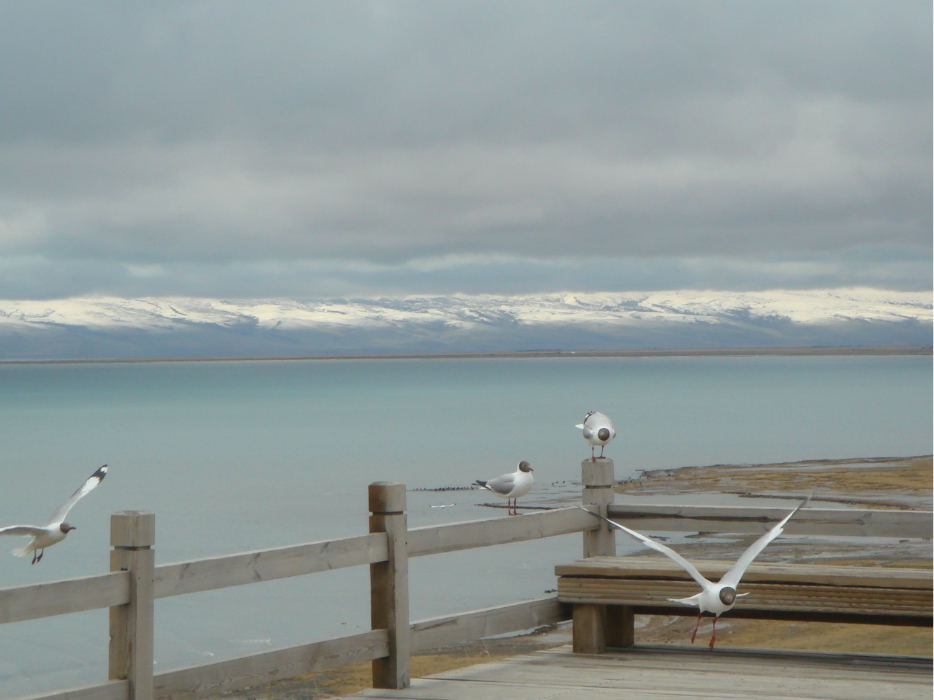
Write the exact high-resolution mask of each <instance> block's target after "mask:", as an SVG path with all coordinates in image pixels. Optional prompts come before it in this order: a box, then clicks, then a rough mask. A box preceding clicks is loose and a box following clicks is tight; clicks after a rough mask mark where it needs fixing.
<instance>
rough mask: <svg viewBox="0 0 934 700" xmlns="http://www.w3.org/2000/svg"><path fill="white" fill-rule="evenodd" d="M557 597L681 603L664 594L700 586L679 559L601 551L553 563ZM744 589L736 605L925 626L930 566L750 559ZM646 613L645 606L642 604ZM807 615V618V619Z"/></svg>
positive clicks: (683, 593) (720, 565)
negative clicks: (884, 566) (902, 620)
mask: <svg viewBox="0 0 934 700" xmlns="http://www.w3.org/2000/svg"><path fill="white" fill-rule="evenodd" d="M694 563H695V564H696V565H697V567H698V569H699V570H700V572H701V573H702V574H703V575H704V576H706V577H707V578H710V579H711V580H718V579H719V578H720V577H721V576H722V575H723V574H724V573H726V571H727V570H728V569H729V567H730V566H731V565H732V564H731V562H724V561H696V562H694ZM555 571H556V573H557V574H558V576H559V578H558V598H559V600H561V601H562V602H567V603H582V604H588V605H593V604H609V605H632V606H637V607H640V606H641V607H642V608H645V607H651V608H653V609H655V610H658V609H666V608H673V609H676V610H677V609H683V608H684V607H685V606H682V605H681V604H680V603H673V602H670V601H668V598H686V597H688V596H691V595H694V594H695V593H697V591H698V590H699V588H698V586H697V584H696V583H695V582H694V581H693V580H692V579H691V578H690V576H689V575H688V574H687V572H685V571H684V570H683V569H682V568H681V567H680V566H678V565H677V564H676V563H674V562H671V561H668V560H667V559H661V558H643V557H601V558H597V559H588V560H584V561H579V562H575V563H573V564H567V565H561V566H557V567H555ZM738 590H739V592H740V593H748V594H749V595H748V596H745V597H743V598H741V599H740V601H739V602H738V603H737V606H736V608H735V610H736V611H740V610H742V612H743V616H744V617H747V616H750V611H753V610H756V611H766V612H768V611H788V612H794V613H802V614H804V613H829V614H839V615H843V616H847V615H849V616H867V615H868V616H875V615H878V616H885V617H887V618H892V617H905V618H911V619H914V620H917V622H912V624H917V623H920V624H930V622H926V623H925V622H924V620H925V619H926V620H928V621H930V619H931V617H932V605H931V595H932V572H931V570H929V569H880V568H871V567H851V566H828V565H813V564H767V563H763V564H753V565H752V566H750V567H749V569H748V570H747V572H746V574H745V575H744V576H743V580H742V582H741V583H740V585H739V586H738ZM639 611H640V612H644V610H639ZM804 619H806V618H804Z"/></svg>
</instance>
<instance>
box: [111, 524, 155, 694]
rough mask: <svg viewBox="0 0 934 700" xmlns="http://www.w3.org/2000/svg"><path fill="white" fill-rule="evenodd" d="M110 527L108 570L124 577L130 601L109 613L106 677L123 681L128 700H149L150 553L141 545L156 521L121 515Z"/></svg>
mask: <svg viewBox="0 0 934 700" xmlns="http://www.w3.org/2000/svg"><path fill="white" fill-rule="evenodd" d="M110 523H111V529H110V531H111V542H114V543H116V544H115V546H114V548H113V550H111V552H110V570H111V571H126V572H127V574H128V575H129V584H130V600H129V602H127V604H126V605H115V606H113V607H111V608H110V645H109V649H108V667H107V677H108V678H109V679H110V680H126V681H127V682H128V684H129V700H152V667H153V637H154V617H155V615H154V613H155V611H154V608H153V602H154V600H155V599H154V598H153V569H154V562H155V552H153V550H152V548H151V547H150V546H149V545H145V544H141V543H144V542H152V541H154V537H155V516H153V514H152V513H149V512H147V511H122V512H119V513H115V514H114V515H112V516H111V518H110ZM115 535H116V536H115ZM120 542H128V543H132V546H131V545H126V546H121V545H120V544H119V543H120Z"/></svg>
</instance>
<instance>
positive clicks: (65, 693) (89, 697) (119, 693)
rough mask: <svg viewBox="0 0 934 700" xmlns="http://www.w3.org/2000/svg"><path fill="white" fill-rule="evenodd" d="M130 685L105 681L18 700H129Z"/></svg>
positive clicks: (27, 696)
mask: <svg viewBox="0 0 934 700" xmlns="http://www.w3.org/2000/svg"><path fill="white" fill-rule="evenodd" d="M129 697H130V684H129V683H127V682H126V681H104V682H103V683H92V684H88V685H82V686H79V687H75V688H69V689H68V690H56V691H54V692H51V693H38V694H36V695H26V696H21V697H19V698H17V700H129Z"/></svg>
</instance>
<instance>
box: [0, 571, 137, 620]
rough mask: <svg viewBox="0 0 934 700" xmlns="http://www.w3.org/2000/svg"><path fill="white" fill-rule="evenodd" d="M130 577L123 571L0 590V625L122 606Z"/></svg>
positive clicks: (125, 598)
mask: <svg viewBox="0 0 934 700" xmlns="http://www.w3.org/2000/svg"><path fill="white" fill-rule="evenodd" d="M129 600H130V577H129V574H127V573H126V572H125V571H118V572H115V573H108V574H96V575H94V576H82V577H80V578H70V579H64V580H62V581H50V582H49V583H37V584H31V585H29V586H12V587H10V588H0V624H3V623H6V622H20V621H22V620H36V619H38V618H41V617H50V616H52V615H65V614H67V613H75V612H82V611H84V610H96V609H98V608H109V607H110V606H112V605H125V604H126V603H128V602H129Z"/></svg>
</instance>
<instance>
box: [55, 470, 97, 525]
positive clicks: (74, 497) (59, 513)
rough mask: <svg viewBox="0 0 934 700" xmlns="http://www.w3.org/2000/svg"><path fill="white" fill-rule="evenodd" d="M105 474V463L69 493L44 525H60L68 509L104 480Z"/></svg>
mask: <svg viewBox="0 0 934 700" xmlns="http://www.w3.org/2000/svg"><path fill="white" fill-rule="evenodd" d="M105 476H107V465H106V464H105V465H104V466H103V467H101V468H100V469H98V470H97V471H96V472H94V473H93V474H91V476H89V477H88V480H87V481H85V482H84V483H83V484H82V485H81V488H79V489H78V490H77V491H75V492H74V493H73V494H71V498H69V499H68V500H67V501H65V502H64V503H62V505H60V506H59V507H58V510H56V511H55V512H54V513H52V517H51V518H49V522H47V523H46V526H48V525H60V524H61V523H63V522H64V521H65V516H66V515H68V511H70V510H71V509H72V508H74V506H75V503H77V502H78V501H80V500H81V499H82V498H84V497H85V496H87V495H88V494H89V493H91V491H93V490H94V489H95V488H96V487H97V485H98V484H99V483H101V482H102V481H103V480H104V477H105Z"/></svg>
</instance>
